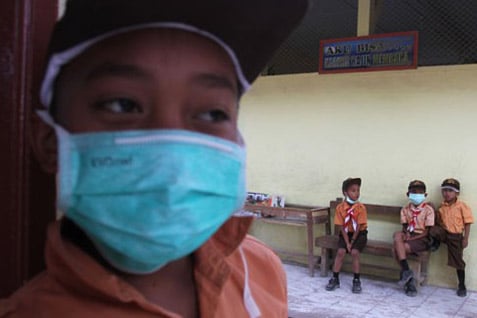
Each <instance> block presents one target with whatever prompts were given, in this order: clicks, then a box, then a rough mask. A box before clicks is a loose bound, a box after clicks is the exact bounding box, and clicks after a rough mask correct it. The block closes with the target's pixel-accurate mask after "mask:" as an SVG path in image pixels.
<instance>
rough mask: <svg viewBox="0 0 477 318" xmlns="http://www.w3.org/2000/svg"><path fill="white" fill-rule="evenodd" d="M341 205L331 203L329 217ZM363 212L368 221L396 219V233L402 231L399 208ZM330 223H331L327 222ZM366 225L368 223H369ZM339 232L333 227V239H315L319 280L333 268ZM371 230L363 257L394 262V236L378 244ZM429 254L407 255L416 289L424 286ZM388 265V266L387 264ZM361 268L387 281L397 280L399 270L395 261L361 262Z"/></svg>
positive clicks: (371, 207) (374, 206)
mask: <svg viewBox="0 0 477 318" xmlns="http://www.w3.org/2000/svg"><path fill="white" fill-rule="evenodd" d="M341 202H342V199H340V198H338V199H337V200H335V201H331V202H330V210H331V211H332V213H331V214H333V215H334V213H335V212H336V206H337V205H338V204H339V203H341ZM365 206H366V210H367V212H368V220H372V219H373V218H376V217H379V216H394V217H393V218H392V219H396V221H395V222H396V229H395V230H396V231H399V230H400V229H401V225H400V223H399V221H400V211H401V207H399V206H387V205H377V204H365ZM388 220H389V219H388ZM330 222H331V220H330ZM368 225H369V223H368ZM339 231H340V227H339V226H335V230H334V234H333V235H324V236H320V237H317V238H316V240H315V245H316V246H318V247H320V248H321V260H320V261H321V263H320V273H321V276H328V269H329V268H330V267H331V266H332V262H333V260H334V254H335V253H334V252H335V251H336V250H337V249H338V234H339ZM372 231H373V229H372V227H370V228H369V233H368V243H367V245H366V247H365V248H364V250H363V252H362V253H363V254H369V255H375V256H378V257H381V256H384V257H390V258H393V234H394V232H392V233H391V232H390V233H389V241H384V240H383V241H380V240H373V239H369V237H370V236H371V237H373V235H372ZM429 255H430V252H422V253H419V255H410V256H408V258H407V259H408V262H409V266H410V267H411V269H412V270H413V272H414V277H415V278H416V280H417V281H418V282H419V284H418V285H422V284H424V283H425V282H426V279H427V265H428V262H429ZM386 263H387V264H386ZM361 267H362V268H363V267H367V268H368V269H370V270H372V273H373V275H378V274H379V273H383V272H384V273H385V276H387V277H390V276H391V275H395V277H396V278H397V277H398V273H399V270H400V267H399V266H398V264H397V263H396V261H394V259H393V260H392V261H389V260H387V262H379V264H374V263H373V264H372V263H369V264H366V263H363V262H361Z"/></svg>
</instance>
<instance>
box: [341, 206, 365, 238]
mask: <svg viewBox="0 0 477 318" xmlns="http://www.w3.org/2000/svg"><path fill="white" fill-rule="evenodd" d="M351 207H353V208H354V216H355V218H356V221H357V223H358V225H359V228H358V231H364V230H366V229H367V228H368V212H367V211H366V207H365V206H364V204H362V203H361V202H357V203H355V204H354V205H353V206H351V205H350V204H349V203H348V202H346V201H343V202H341V203H340V204H338V205H337V206H336V213H335V225H344V224H345V218H346V214H347V213H348V210H349V209H350V208H351ZM348 232H349V233H351V232H354V229H353V224H352V222H350V223H349V225H348Z"/></svg>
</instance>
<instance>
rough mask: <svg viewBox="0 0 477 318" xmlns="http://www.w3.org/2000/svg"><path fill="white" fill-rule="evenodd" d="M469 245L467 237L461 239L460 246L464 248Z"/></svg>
mask: <svg viewBox="0 0 477 318" xmlns="http://www.w3.org/2000/svg"><path fill="white" fill-rule="evenodd" d="M468 245H469V240H468V239H467V238H465V237H464V238H463V239H462V247H463V248H466V247H467V246H468Z"/></svg>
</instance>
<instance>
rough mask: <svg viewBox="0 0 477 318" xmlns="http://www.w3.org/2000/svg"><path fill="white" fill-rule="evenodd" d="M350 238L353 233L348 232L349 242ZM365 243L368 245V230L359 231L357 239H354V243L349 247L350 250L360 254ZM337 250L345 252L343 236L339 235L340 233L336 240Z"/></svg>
mask: <svg viewBox="0 0 477 318" xmlns="http://www.w3.org/2000/svg"><path fill="white" fill-rule="evenodd" d="M352 237H353V232H348V239H349V240H350V241H351V238H352ZM366 243H368V230H364V231H360V232H359V234H358V237H357V238H356V241H354V243H353V245H352V246H351V249H356V250H358V251H360V252H362V251H363V249H364V248H365V247H366ZM338 248H344V249H345V250H346V242H345V240H344V238H343V236H342V235H341V233H340V237H339V239H338ZM347 252H348V251H346V253H347Z"/></svg>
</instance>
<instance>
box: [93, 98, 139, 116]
mask: <svg viewBox="0 0 477 318" xmlns="http://www.w3.org/2000/svg"><path fill="white" fill-rule="evenodd" d="M95 106H96V108H98V109H100V110H103V111H108V112H111V113H116V114H119V113H141V112H142V109H141V107H140V106H139V104H137V103H136V102H135V101H133V100H131V99H127V98H116V99H110V100H106V101H102V102H98V103H96V105H95Z"/></svg>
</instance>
